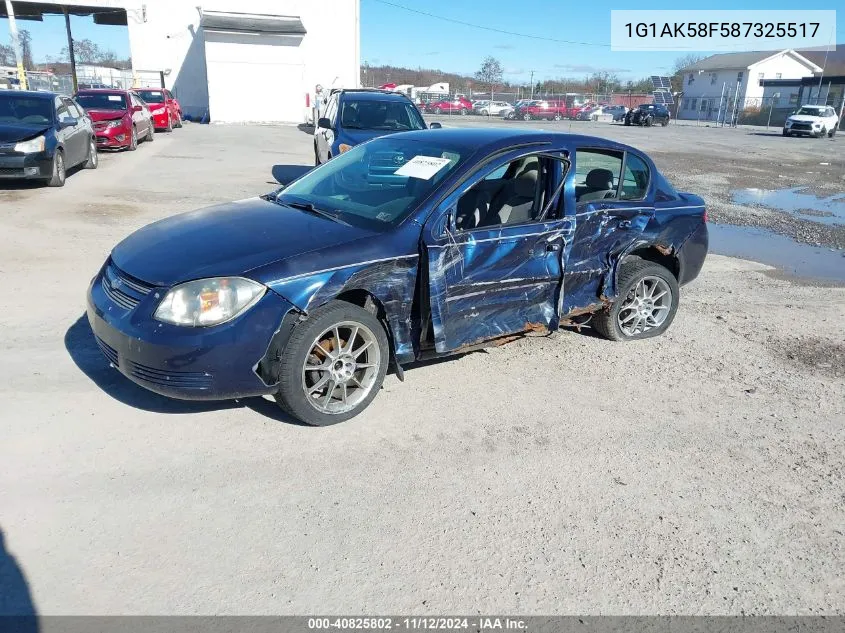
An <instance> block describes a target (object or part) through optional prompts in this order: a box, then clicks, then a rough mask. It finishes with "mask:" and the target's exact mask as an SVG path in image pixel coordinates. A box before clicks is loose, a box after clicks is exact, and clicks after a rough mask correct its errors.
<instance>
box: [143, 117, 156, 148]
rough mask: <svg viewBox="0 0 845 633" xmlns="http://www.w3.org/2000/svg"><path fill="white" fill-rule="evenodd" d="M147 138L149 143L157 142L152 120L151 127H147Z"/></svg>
mask: <svg viewBox="0 0 845 633" xmlns="http://www.w3.org/2000/svg"><path fill="white" fill-rule="evenodd" d="M145 138H146V141H147V142H148V143H152V142H153V141H154V140H156V131H155V126H154V125H153V122H152V120H150V125H149V126H148V127H147V136H146V137H145Z"/></svg>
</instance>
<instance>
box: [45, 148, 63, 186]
mask: <svg viewBox="0 0 845 633" xmlns="http://www.w3.org/2000/svg"><path fill="white" fill-rule="evenodd" d="M66 175H67V174H66V173H65V155H64V153H63V152H62V150H60V149H57V150H56V152H55V153H54V154H53V173H52V175H51V176H50V178H49V179H48V180H47V186H48V187H64V186H65V177H66Z"/></svg>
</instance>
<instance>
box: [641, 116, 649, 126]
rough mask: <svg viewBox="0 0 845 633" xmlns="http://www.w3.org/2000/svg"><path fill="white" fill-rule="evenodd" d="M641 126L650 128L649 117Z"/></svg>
mask: <svg viewBox="0 0 845 633" xmlns="http://www.w3.org/2000/svg"><path fill="white" fill-rule="evenodd" d="M643 125H645V126H646V127H651V117H647V118H646V120H645V121H643Z"/></svg>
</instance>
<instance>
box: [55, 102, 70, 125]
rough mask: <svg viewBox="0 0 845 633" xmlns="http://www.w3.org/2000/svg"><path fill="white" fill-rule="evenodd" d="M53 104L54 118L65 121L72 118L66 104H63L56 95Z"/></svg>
mask: <svg viewBox="0 0 845 633" xmlns="http://www.w3.org/2000/svg"><path fill="white" fill-rule="evenodd" d="M55 106H56V118H57V119H58V120H59V121H66V120H67V119H70V118H72V117H71V116H70V112H69V111H68V109H67V105H66V104H65V102H64V101H62V100H61V99H59V98H58V97H56V102H55Z"/></svg>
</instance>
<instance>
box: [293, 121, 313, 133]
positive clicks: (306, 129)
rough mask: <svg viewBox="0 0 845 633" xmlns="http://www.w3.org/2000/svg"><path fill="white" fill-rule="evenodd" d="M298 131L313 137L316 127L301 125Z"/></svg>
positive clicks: (307, 124)
mask: <svg viewBox="0 0 845 633" xmlns="http://www.w3.org/2000/svg"><path fill="white" fill-rule="evenodd" d="M296 129H297V130H299V131H300V132H305V133H306V134H307V135H308V136H313V134H314V126H313V125H311V124H310V123H300V124H299V125H297V126H296Z"/></svg>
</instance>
